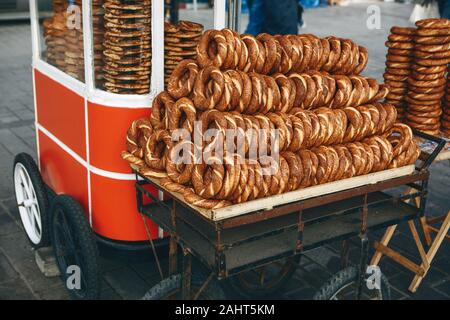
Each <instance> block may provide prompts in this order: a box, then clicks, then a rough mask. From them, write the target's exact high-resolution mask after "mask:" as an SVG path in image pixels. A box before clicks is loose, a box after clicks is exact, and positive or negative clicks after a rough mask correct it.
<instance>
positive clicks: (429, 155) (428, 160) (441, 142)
mask: <svg viewBox="0 0 450 320" xmlns="http://www.w3.org/2000/svg"><path fill="white" fill-rule="evenodd" d="M411 129H412V131H413V134H414V135H415V136H418V137H420V138H423V139H425V140H428V141H432V142H435V143H436V144H437V145H436V147H435V148H434V150H433V152H431V153H428V152H425V151H421V154H420V158H423V156H422V155H425V156H426V158H425V159H421V160H422V161H423V163H422V164H421V165H420V166H418V167H416V169H417V170H419V171H422V170H424V169H428V168H429V166H430V165H431V164H432V163H433V161H434V160H435V159H436V157H437V156H438V155H439V153H440V152H441V151H442V149H443V148H444V146H445V140H444V139H442V138H440V137H436V136H432V135H430V134H427V133H424V132H421V131H418V130H416V129H414V128H411Z"/></svg>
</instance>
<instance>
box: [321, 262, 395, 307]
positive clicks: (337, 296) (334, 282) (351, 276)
mask: <svg viewBox="0 0 450 320" xmlns="http://www.w3.org/2000/svg"><path fill="white" fill-rule="evenodd" d="M380 276H381V277H380V288H374V289H369V288H368V287H367V286H366V285H364V284H363V292H362V299H368V300H390V299H391V287H390V285H389V281H388V280H387V278H386V277H385V276H384V275H383V274H380ZM357 278H358V268H356V267H354V266H352V267H348V268H346V269H343V270H341V271H339V272H338V273H336V274H335V275H333V276H332V277H331V278H330V279H329V280H328V281H327V283H325V284H324V285H323V286H322V287H321V288H320V289H319V291H318V292H317V293H316V294H315V295H314V300H351V299H354V298H355V290H356V282H357Z"/></svg>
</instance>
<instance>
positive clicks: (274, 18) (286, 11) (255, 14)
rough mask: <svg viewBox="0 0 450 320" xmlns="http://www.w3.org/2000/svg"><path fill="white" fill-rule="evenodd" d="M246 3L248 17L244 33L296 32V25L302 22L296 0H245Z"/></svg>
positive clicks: (299, 7)
mask: <svg viewBox="0 0 450 320" xmlns="http://www.w3.org/2000/svg"><path fill="white" fill-rule="evenodd" d="M247 4H248V7H249V13H250V17H249V23H248V26H247V29H246V31H245V32H246V33H249V34H252V35H255V36H256V35H258V34H259V33H268V34H272V35H275V34H297V33H298V25H299V24H300V25H302V24H303V20H302V17H301V15H302V12H303V8H302V7H301V6H300V4H299V2H298V0H283V1H280V0H247Z"/></svg>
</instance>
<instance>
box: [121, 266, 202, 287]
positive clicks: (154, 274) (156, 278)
mask: <svg viewBox="0 0 450 320" xmlns="http://www.w3.org/2000/svg"><path fill="white" fill-rule="evenodd" d="M168 265H169V262H168V260H161V267H162V269H163V274H165V275H167V274H168V270H167V269H168V268H166V267H165V266H168ZM130 267H131V268H132V269H133V270H134V271H136V273H137V274H138V275H139V276H140V277H141V278H143V279H145V281H146V282H147V283H148V284H149V285H150V287H152V286H154V285H156V284H157V283H158V282H160V281H161V277H160V275H159V271H158V268H157V266H156V264H155V263H154V262H143V263H134V264H131V265H130ZM193 270H196V269H193Z"/></svg>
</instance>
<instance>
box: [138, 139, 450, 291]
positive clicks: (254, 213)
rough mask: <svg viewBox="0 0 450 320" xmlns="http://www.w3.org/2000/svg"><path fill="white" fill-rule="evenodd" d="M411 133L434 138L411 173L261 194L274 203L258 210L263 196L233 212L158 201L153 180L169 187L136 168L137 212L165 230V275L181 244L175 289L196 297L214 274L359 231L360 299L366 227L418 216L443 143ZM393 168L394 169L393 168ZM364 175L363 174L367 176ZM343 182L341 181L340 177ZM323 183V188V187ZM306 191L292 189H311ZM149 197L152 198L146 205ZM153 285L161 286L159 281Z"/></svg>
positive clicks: (222, 274) (172, 266) (222, 275)
mask: <svg viewBox="0 0 450 320" xmlns="http://www.w3.org/2000/svg"><path fill="white" fill-rule="evenodd" d="M416 135H419V136H422V137H425V138H426V139H429V140H431V141H434V142H435V143H436V144H437V145H436V148H435V149H434V151H433V152H432V153H431V154H428V155H427V156H425V155H424V154H423V153H422V155H421V159H422V161H423V163H422V164H421V165H420V166H418V167H416V168H415V170H413V172H412V173H407V174H405V173H404V174H403V175H402V174H401V173H400V174H398V176H396V177H392V178H385V179H382V180H380V181H378V182H375V183H372V184H364V185H361V186H358V187H353V188H347V189H345V187H344V188H343V190H339V191H336V192H332V193H328V194H322V195H316V196H314V195H313V196H311V197H310V198H307V199H302V200H299V201H292V202H289V201H287V203H282V202H280V201H279V200H278V202H277V201H276V199H273V198H274V197H269V198H267V199H266V200H267V201H268V202H270V203H271V204H272V205H271V207H269V208H266V209H264V208H259V209H256V210H253V209H248V208H255V202H258V201H260V200H254V201H250V202H248V203H244V204H241V205H238V206H239V208H238V211H240V212H236V214H235V215H234V216H231V217H228V218H222V219H220V218H219V219H211V217H212V216H211V215H209V216H208V215H207V214H206V213H205V212H204V210H201V209H198V208H195V207H192V206H190V205H189V204H187V203H185V202H184V201H183V199H182V197H180V196H179V195H177V194H174V193H170V192H168V194H169V195H171V198H170V199H168V200H159V199H156V198H155V197H154V196H152V194H151V193H149V192H148V191H147V190H146V188H145V186H147V185H152V186H153V187H155V188H157V189H158V190H160V191H164V192H167V190H165V189H164V188H162V187H161V186H160V184H159V183H158V182H157V180H153V179H148V178H145V177H143V176H141V175H139V174H136V192H137V203H138V208H139V211H140V212H141V214H143V215H145V216H148V217H149V218H151V219H152V221H154V222H156V223H157V224H158V225H159V226H160V227H162V228H163V229H164V231H165V232H167V233H168V234H169V235H170V252H169V275H171V276H172V277H173V275H174V274H176V273H177V250H176V247H177V244H179V245H180V246H181V248H182V252H183V263H182V265H183V269H182V271H181V283H180V288H179V289H180V290H179V291H180V292H181V296H179V297H180V298H182V299H189V298H198V297H200V296H201V293H202V291H203V290H206V288H207V286H208V284H209V283H210V282H211V281H212V279H213V278H214V277H217V278H218V279H225V278H229V277H231V276H233V275H236V274H240V273H243V272H246V271H250V270H253V269H255V268H259V267H262V266H264V265H267V264H270V263H273V262H276V261H278V260H280V259H283V258H287V257H293V256H296V255H299V254H302V253H304V252H305V251H308V250H311V249H314V248H317V247H319V246H322V245H325V244H327V243H330V242H333V241H338V240H346V239H348V238H350V237H353V236H359V238H360V241H361V256H360V263H359V266H357V269H358V275H357V279H358V281H357V287H356V291H355V294H356V295H355V297H356V298H361V294H362V291H363V280H364V277H365V271H366V266H367V261H368V238H367V233H368V231H371V230H377V229H381V228H386V227H388V226H391V225H396V224H398V223H400V222H403V221H411V220H414V219H418V218H420V217H422V216H423V214H424V210H425V205H426V195H427V192H428V189H427V186H428V177H429V172H428V167H429V165H430V164H431V163H432V161H433V160H434V158H435V157H436V156H437V155H438V154H439V152H440V150H441V149H442V147H443V146H444V141H443V140H441V139H439V138H435V137H432V136H428V135H424V134H422V133H417V132H416ZM399 169H401V168H399ZM394 170H398V169H394ZM392 174H393V175H395V173H394V172H392ZM362 178H365V179H367V176H366V177H364V176H363V177H362ZM340 183H341V184H342V185H345V180H342V181H340ZM400 186H409V187H410V188H413V189H414V190H415V191H414V192H413V193H410V194H406V195H400V196H392V195H389V194H388V193H385V192H384V190H387V189H391V188H395V187H400ZM322 187H323V188H324V189H326V188H327V186H326V185H323V186H322ZM308 189H310V188H306V189H303V190H298V191H295V193H297V194H301V193H308V191H309V190H308ZM417 197H419V198H420V199H421V201H420V206H419V207H417V206H415V205H412V204H409V203H407V202H406V201H408V200H411V199H414V198H417ZM146 199H147V200H148V199H152V200H153V201H152V202H151V203H148V201H146ZM267 201H266V202H267ZM252 202H253V203H252ZM232 207H234V206H231V207H230V208H229V209H232ZM256 207H257V205H256ZM155 255H156V252H155ZM191 255H193V256H195V257H196V258H197V259H198V260H199V261H200V262H202V263H203V264H204V265H205V266H206V267H207V268H208V270H210V274H209V276H208V277H207V278H206V280H205V282H204V283H203V285H201V286H200V288H199V289H198V291H196V292H191V275H192V263H191ZM345 256H346V253H345V252H343V257H345ZM156 258H157V256H156ZM167 279H169V280H170V278H167ZM164 281H167V280H163V281H162V282H164ZM158 286H160V287H161V284H158ZM153 291H154V290H153ZM149 293H150V294H151V293H152V289H151V290H150V291H149ZM162 297H163V296H158V298H162ZM150 298H152V297H150Z"/></svg>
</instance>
